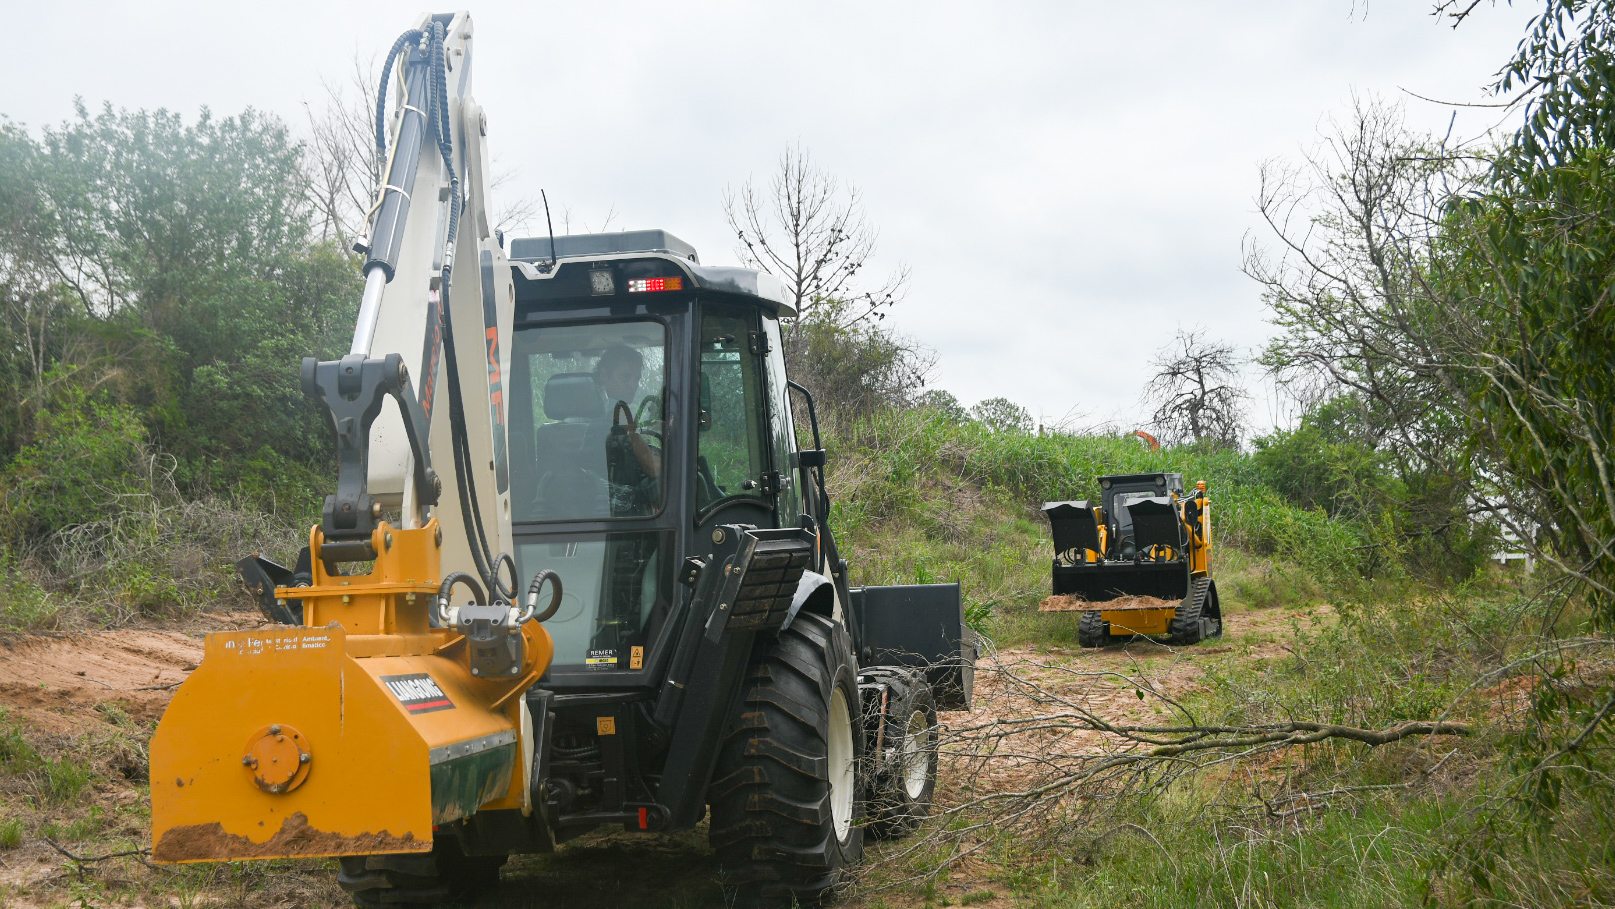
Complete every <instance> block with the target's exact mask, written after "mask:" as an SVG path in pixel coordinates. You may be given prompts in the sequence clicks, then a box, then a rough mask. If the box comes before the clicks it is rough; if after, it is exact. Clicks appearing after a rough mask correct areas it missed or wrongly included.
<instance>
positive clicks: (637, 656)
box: [628, 647, 645, 669]
mask: <svg viewBox="0 0 1615 909" xmlns="http://www.w3.org/2000/svg"><path fill="white" fill-rule="evenodd" d="M628 668H629V669H644V668H645V648H643V647H634V648H632V649H630V650H629V651H628Z"/></svg>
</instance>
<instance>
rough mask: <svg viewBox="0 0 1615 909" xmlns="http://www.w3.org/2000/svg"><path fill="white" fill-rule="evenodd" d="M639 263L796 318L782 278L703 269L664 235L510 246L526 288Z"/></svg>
mask: <svg viewBox="0 0 1615 909" xmlns="http://www.w3.org/2000/svg"><path fill="white" fill-rule="evenodd" d="M635 259H660V260H663V261H665V262H668V263H670V264H672V265H674V266H675V267H676V268H677V269H678V270H679V271H680V272H683V273H684V275H685V276H686V277H688V278H689V280H690V288H691V289H700V290H711V291H717V292H720V293H725V294H735V295H738V296H744V297H752V298H754V299H755V302H757V303H759V304H760V305H762V306H764V307H766V308H767V309H769V310H772V311H774V312H776V313H778V314H779V315H781V316H785V317H791V316H795V315H796V307H795V306H794V305H792V301H790V300H789V299H787V297H786V295H785V287H784V285H782V284H780V282H779V279H778V278H775V277H774V276H773V275H771V274H769V273H768V272H765V271H758V270H756V269H752V268H734V267H729V266H720V265H702V264H701V261H700V258H699V257H698V256H697V254H696V251H695V247H694V246H691V245H690V244H689V243H686V242H685V241H683V240H681V239H679V238H678V237H676V236H674V235H673V234H671V233H669V232H667V231H665V230H624V231H614V232H611V233H599V234H565V235H562V236H558V237H555V238H553V240H552V239H551V238H550V237H547V236H544V237H523V238H520V239H516V238H512V239H511V241H510V261H511V265H512V266H513V267H514V268H515V269H516V272H517V273H518V274H519V275H521V277H523V278H525V279H526V280H527V281H528V282H545V281H548V280H551V279H553V278H557V277H559V276H560V275H561V273H562V272H564V271H573V270H576V269H577V268H578V267H585V268H593V267H597V266H600V265H605V264H607V263H612V262H623V261H626V260H635ZM568 266H571V268H569V267H568ZM570 283H571V282H566V281H563V282H558V284H570ZM558 289H559V288H558ZM518 296H520V294H518Z"/></svg>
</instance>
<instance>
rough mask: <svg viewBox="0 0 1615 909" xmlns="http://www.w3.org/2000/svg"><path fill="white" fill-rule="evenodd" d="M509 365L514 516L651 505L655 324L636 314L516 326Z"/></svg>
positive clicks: (661, 328)
mask: <svg viewBox="0 0 1615 909" xmlns="http://www.w3.org/2000/svg"><path fill="white" fill-rule="evenodd" d="M511 368H512V372H513V375H512V380H513V381H512V384H513V386H514V387H513V388H512V394H513V395H514V397H515V400H513V401H512V402H511V416H510V432H511V440H510V448H511V466H512V492H513V495H512V496H511V509H512V511H513V512H514V513H513V515H512V517H513V518H514V519H515V520H517V521H579V520H597V519H600V518H621V517H649V516H652V515H655V514H657V513H658V512H660V511H661V509H662V498H663V484H662V481H661V473H662V434H663V432H664V425H663V423H664V415H663V414H664V410H665V407H666V400H667V327H666V326H665V325H663V324H662V323H661V322H658V321H655V320H652V319H640V320H632V321H626V322H609V323H595V324H587V325H544V326H538V327H535V328H526V329H521V330H519V331H517V332H516V337H515V343H514V345H513V348H512V367H511Z"/></svg>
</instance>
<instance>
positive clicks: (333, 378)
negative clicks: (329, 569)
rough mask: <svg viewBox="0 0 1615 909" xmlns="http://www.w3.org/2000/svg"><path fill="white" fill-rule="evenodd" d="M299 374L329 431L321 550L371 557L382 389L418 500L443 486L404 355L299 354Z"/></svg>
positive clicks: (349, 557)
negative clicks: (372, 483)
mask: <svg viewBox="0 0 1615 909" xmlns="http://www.w3.org/2000/svg"><path fill="white" fill-rule="evenodd" d="M302 382H303V393H304V394H306V395H308V396H309V397H311V398H313V399H315V400H317V401H319V402H321V403H322V404H324V405H325V409H326V412H327V413H328V414H329V415H330V417H331V428H332V429H333V430H334V431H335V432H336V448H337V483H336V494H335V495H330V496H326V497H325V508H324V510H323V512H322V514H321V520H320V531H321V533H322V534H323V535H324V537H325V540H326V543H325V545H324V546H323V547H322V550H321V555H322V556H323V557H324V558H325V559H326V560H327V561H357V560H361V559H373V558H375V557H376V554H375V551H374V547H373V546H371V544H370V535H371V533H372V532H373V531H374V530H375V529H376V521H377V518H378V517H379V512H380V509H379V508H378V507H377V505H376V503H375V501H374V500H373V499H372V498H371V497H370V493H369V492H368V491H367V484H368V483H369V465H370V426H371V424H372V423H374V422H375V421H376V417H378V416H380V414H381V404H382V398H383V397H386V396H388V395H390V396H392V398H393V399H394V400H396V401H397V402H398V408H399V410H400V411H401V412H402V415H403V418H404V435H405V436H406V437H407V438H408V439H409V449H410V452H411V453H412V454H413V455H414V456H415V497H416V500H417V501H419V502H420V503H421V504H422V505H423V506H425V505H434V504H436V503H437V500H438V497H439V496H440V495H442V492H443V482H442V480H440V479H439V478H438V475H437V472H436V471H434V470H433V469H432V461H431V453H430V450H429V449H428V447H427V444H428V443H427V430H428V427H429V425H430V424H429V423H427V420H426V414H425V412H424V411H422V410H421V403H420V399H419V398H417V397H416V396H415V391H414V389H413V388H412V387H411V386H410V383H409V372H408V370H407V369H405V367H404V359H403V357H401V356H399V355H398V354H388V355H387V356H386V358H385V359H380V360H373V359H368V358H366V357H365V356H364V355H363V354H348V355H347V356H345V357H343V358H342V359H340V360H324V361H320V360H316V359H314V358H313V357H305V358H303V371H302ZM333 543H334V544H336V548H333V546H332V544H333Z"/></svg>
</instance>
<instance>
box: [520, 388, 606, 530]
mask: <svg viewBox="0 0 1615 909" xmlns="http://www.w3.org/2000/svg"><path fill="white" fill-rule="evenodd" d="M605 415H606V404H605V398H603V397H602V396H601V394H600V387H599V386H598V385H597V384H595V380H594V376H593V375H591V374H589V373H586V372H563V373H557V374H555V375H553V376H550V377H549V379H548V380H546V381H545V382H544V416H545V417H546V418H547V419H549V420H551V421H553V422H550V423H545V424H543V425H542V426H539V427H538V429H537V430H536V431H535V432H534V433H533V442H534V445H533V460H534V461H535V466H536V467H537V471H536V473H537V474H538V482H537V484H536V487H535V489H534V495H533V516H534V517H535V518H538V519H539V520H544V519H546V518H572V517H591V518H592V517H606V514H605V507H604V501H605V499H604V490H605V482H606V480H605V477H606V460H605V448H604V446H603V445H601V444H600V442H599V440H598V438H597V437H598V436H600V435H601V423H602V421H603V420H604V418H605Z"/></svg>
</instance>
